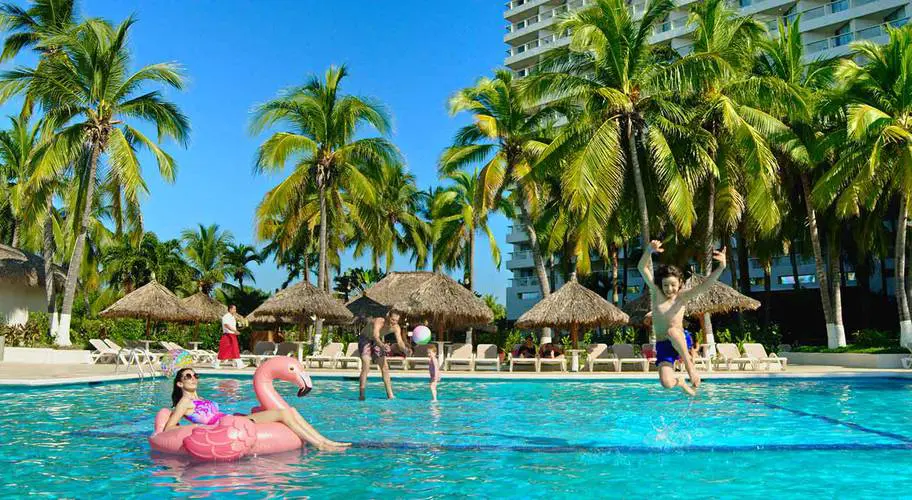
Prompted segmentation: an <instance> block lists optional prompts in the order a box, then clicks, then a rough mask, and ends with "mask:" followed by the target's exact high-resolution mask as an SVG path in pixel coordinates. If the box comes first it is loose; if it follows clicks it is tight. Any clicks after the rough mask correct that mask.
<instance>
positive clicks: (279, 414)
mask: <svg viewBox="0 0 912 500" xmlns="http://www.w3.org/2000/svg"><path fill="white" fill-rule="evenodd" d="M275 379H281V380H286V381H288V382H291V383H293V384H295V385H296V386H298V397H301V396H304V395H306V394H307V393H308V392H310V390H311V388H312V387H313V385H312V383H311V381H310V377H309V376H308V375H307V373H306V372H305V371H304V367H302V366H301V363H299V362H298V360H296V359H294V358H291V357H288V356H280V357H276V358H272V359H270V360H268V361H267V362H266V363H264V364H263V365H262V366H260V367H259V368H258V369H257V371H256V373H254V376H253V389H254V392H255V393H256V396H257V399H258V400H259V402H260V406H258V407H256V408H254V409H253V413H251V414H249V415H226V414H224V413H222V412H221V411H219V407H218V404H217V403H215V402H214V401H210V400H208V399H203V398H201V397H200V396H199V394H197V387H198V385H199V375H198V374H197V373H196V372H195V371H194V370H193V369H192V368H183V369H181V370H180V371H178V372H177V374H176V376H175V378H174V389H173V392H172V394H171V399H172V403H173V405H172V408H173V411H172V410H168V409H162V410H160V411H159V413H158V415H157V416H156V418H155V433H154V434H153V435H152V437H150V438H149V443H150V444H151V446H152V448H153V449H155V450H158V451H163V452H166V453H181V454H184V453H186V454H189V455H192V456H195V457H197V458H201V459H205V460H232V459H236V458H239V457H241V456H243V455H245V454H266V453H279V452H283V451H290V450H293V449H296V448H300V447H301V446H303V445H304V444H305V443H306V444H310V445H312V446H314V447H316V448H317V449H319V450H321V451H342V450H344V449H346V448H347V447H348V446H350V443H338V442H335V441H331V440H329V439H327V438H326V437H324V436H323V435H322V434H320V433H319V432H317V430H316V429H314V428H313V427H312V426H311V425H310V424H309V423H307V421H306V420H304V417H302V416H301V414H300V413H298V411H297V410H296V409H294V408H293V407H291V406H289V405H288V403H286V402H285V400H284V399H283V398H282V396H279V394H278V393H277V392H276V390H275V388H274V387H273V385H272V381H273V380H275ZM183 418H186V419H187V420H189V421H190V422H192V424H191V425H183V426H181V425H179V422H180V420H181V419H183Z"/></svg>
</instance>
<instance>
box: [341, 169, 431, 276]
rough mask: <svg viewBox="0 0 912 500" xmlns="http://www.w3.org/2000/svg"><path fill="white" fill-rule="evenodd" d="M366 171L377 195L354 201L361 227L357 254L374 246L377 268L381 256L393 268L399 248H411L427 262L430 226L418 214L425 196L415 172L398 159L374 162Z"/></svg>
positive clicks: (354, 214)
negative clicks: (394, 162)
mask: <svg viewBox="0 0 912 500" xmlns="http://www.w3.org/2000/svg"><path fill="white" fill-rule="evenodd" d="M365 174H366V175H367V177H368V179H370V181H371V184H372V185H373V186H374V190H375V195H374V196H373V197H372V198H370V199H355V200H352V203H351V205H352V208H351V212H350V218H351V220H352V223H353V224H354V225H355V226H356V227H357V229H358V230H357V231H356V232H355V234H354V235H353V239H354V242H355V257H359V256H361V255H362V254H363V252H364V250H365V247H370V248H371V253H372V257H373V259H372V260H373V263H374V270H377V269H378V265H379V261H380V257H385V258H386V262H385V265H386V270H387V271H389V270H390V269H391V268H392V266H393V259H394V256H395V254H396V252H399V253H405V252H408V251H409V250H411V251H412V253H413V257H414V259H415V260H416V261H417V262H419V263H424V262H425V261H426V260H427V253H428V249H427V240H428V234H429V232H430V228H429V227H428V223H427V222H425V221H424V220H422V219H421V218H420V217H419V215H418V214H419V211H420V208H421V206H420V204H421V198H420V196H419V195H418V186H417V185H416V184H415V176H414V175H412V174H410V173H408V172H406V171H405V168H404V167H403V166H402V165H401V164H398V163H396V164H381V165H375V166H371V167H368V168H367V169H366V172H365Z"/></svg>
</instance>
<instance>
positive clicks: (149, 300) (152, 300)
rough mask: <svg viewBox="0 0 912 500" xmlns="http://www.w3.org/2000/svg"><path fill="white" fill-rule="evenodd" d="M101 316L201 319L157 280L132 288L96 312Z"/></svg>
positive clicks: (161, 319) (149, 318)
mask: <svg viewBox="0 0 912 500" xmlns="http://www.w3.org/2000/svg"><path fill="white" fill-rule="evenodd" d="M98 315H99V316H101V317H102V318H139V319H147V320H154V321H201V320H202V318H200V317H199V316H198V315H197V314H196V313H194V312H193V311H190V310H188V309H187V308H185V307H184V305H183V303H182V302H181V300H180V299H179V298H177V296H176V295H174V294H173V293H171V291H170V290H168V289H167V288H165V287H164V285H162V284H160V283H159V282H157V281H155V280H152V281H150V282H149V283H147V284H145V285H143V286H141V287H139V288H137V289H136V290H133V291H132V292H130V293H128V294H127V295H125V296H124V297H123V298H121V299H120V300H118V301H117V302H115V303H114V304H112V305H111V306H110V307H108V308H107V309H105V310H104V311H101V313H99V314H98Z"/></svg>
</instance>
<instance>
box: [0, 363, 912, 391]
mask: <svg viewBox="0 0 912 500" xmlns="http://www.w3.org/2000/svg"><path fill="white" fill-rule="evenodd" d="M198 371H199V372H200V373H201V374H207V375H217V376H218V375H247V376H252V375H253V372H254V369H253V368H244V369H235V368H223V369H220V370H213V369H211V368H203V367H200V368H198ZM309 373H310V375H311V376H312V377H314V378H319V377H333V378H339V377H342V378H356V377H358V372H357V371H356V370H330V369H319V368H314V369H311V370H309ZM391 373H392V376H393V378H396V379H417V380H426V379H427V377H428V375H427V371H426V370H410V371H401V370H392V371H391ZM700 373H701V375H702V377H703V379H704V380H711V379H742V380H743V379H748V380H749V379H768V378H834V377H901V378H912V370H902V369H895V370H888V369H870V368H846V367H841V366H822V365H789V368H788V370H787V371H784V372H777V371H772V372H765V371H758V372H749V371H733V372H728V371H715V372H702V371H701V372H700ZM379 376H380V374H379V372H378V371H377V370H371V378H375V377H379ZM443 376H444V380H473V379H475V380H478V379H485V380H491V379H503V380H605V381H610V380H642V379H646V380H652V379H655V378H656V374H655V372H649V373H643V372H636V371H624V372H621V373H616V372H606V371H602V372H595V373H589V372H588V371H586V372H569V373H562V372H559V371H547V372H541V373H535V372H528V371H524V372H519V371H517V372H513V373H510V372H506V371H501V372H495V371H476V372H465V371H450V372H444V375H443ZM138 378H139V375H138V374H137V373H136V372H135V368H133V369H132V370H126V369H124V368H121V369H120V370H119V373H117V372H115V369H114V365H87V364H78V365H77V364H73V365H68V364H34V363H8V362H7V363H0V387H3V386H6V387H10V386H12V387H16V386H20V387H22V386H26V387H28V386H52V385H69V384H88V383H97V382H111V381H117V380H132V379H138Z"/></svg>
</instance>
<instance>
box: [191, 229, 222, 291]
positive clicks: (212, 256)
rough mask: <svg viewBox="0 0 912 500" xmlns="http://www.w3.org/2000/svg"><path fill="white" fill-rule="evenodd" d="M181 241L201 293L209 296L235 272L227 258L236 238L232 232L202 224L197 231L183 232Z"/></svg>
mask: <svg viewBox="0 0 912 500" xmlns="http://www.w3.org/2000/svg"><path fill="white" fill-rule="evenodd" d="M181 240H182V241H183V243H184V255H186V256H187V262H188V263H189V264H190V266H191V267H193V269H194V271H195V273H194V274H195V275H196V276H195V279H196V281H197V284H198V285H199V289H200V291H202V292H203V293H205V294H206V295H209V294H210V293H212V289H213V288H215V285H217V284H219V283H222V282H223V281H225V278H227V277H228V276H229V275H230V273H231V272H232V271H233V268H232V266H231V265H230V264H229V262H228V260H227V258H226V257H227V254H228V248H229V246H230V245H231V244H232V243H234V236H232V234H231V232H230V231H225V230H220V229H219V226H218V224H212V225H211V226H204V225H202V224H200V225H199V227H198V228H197V230H196V231H194V230H192V229H185V230H183V231H182V232H181Z"/></svg>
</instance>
